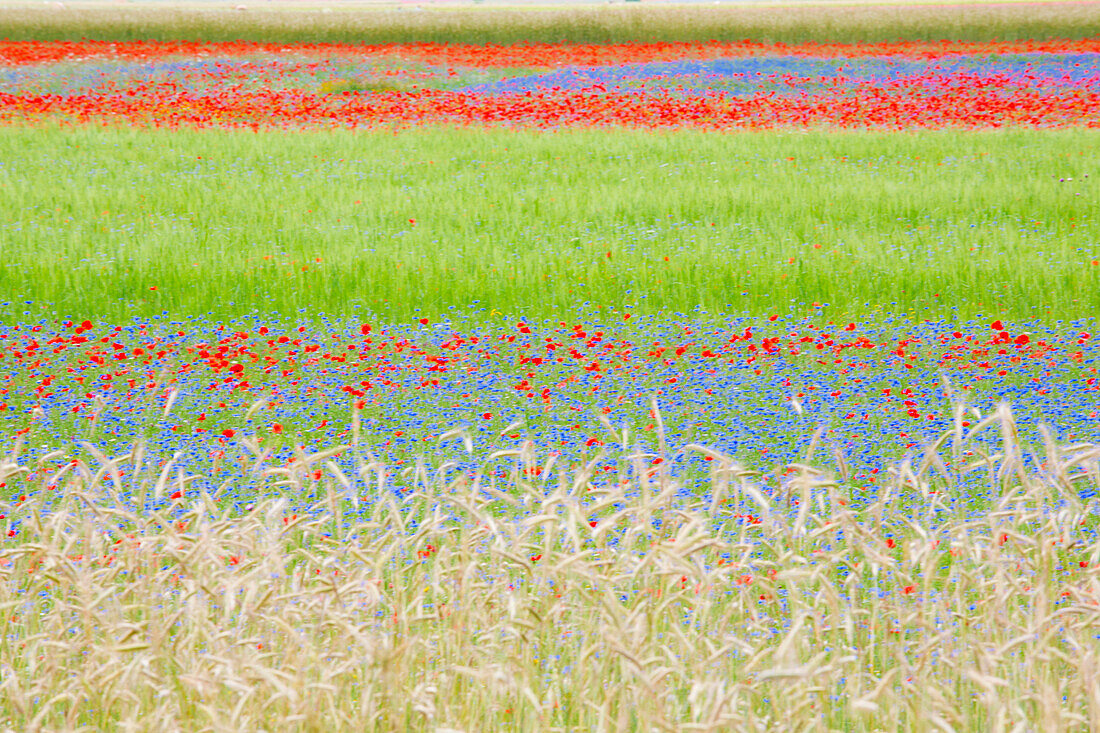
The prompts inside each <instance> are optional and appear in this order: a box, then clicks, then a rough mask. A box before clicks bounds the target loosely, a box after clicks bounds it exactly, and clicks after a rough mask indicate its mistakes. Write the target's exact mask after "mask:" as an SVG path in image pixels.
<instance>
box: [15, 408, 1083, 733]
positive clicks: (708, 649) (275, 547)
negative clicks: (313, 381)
mask: <svg viewBox="0 0 1100 733" xmlns="http://www.w3.org/2000/svg"><path fill="white" fill-rule="evenodd" d="M976 429H977V430H983V431H984V430H993V431H996V430H998V429H999V430H1000V431H1001V446H1000V448H999V450H998V453H997V454H994V455H988V454H986V453H984V452H983V450H984V449H983V447H982V443H981V442H980V441H978V440H977V439H975V438H974V434H973V431H971V433H968V434H964V432H963V428H962V425H961V416H960V417H959V419H957V420H956V428H955V430H953V431H952V432H951V433H949V434H946V435H945V436H944V438H943V440H942V441H940V443H939V444H938V445H937V446H934V447H933V448H931V449H929V450H928V451H927V452H926V454H925V455H924V456H923V458H922V459H921V460H919V461H912V462H903V463H901V464H900V465H898V466H897V467H896V468H895V469H894V470H892V471H891V472H890V473H889V475H888V476H887V478H886V479H885V480H884V481H883V482H882V484H881V495H880V497H879V499H878V500H877V501H876V502H875V503H874V504H872V505H870V506H868V507H866V508H862V509H858V510H857V509H853V508H852V507H851V506H850V505H848V504H847V502H846V501H845V484H844V482H843V480H842V478H841V479H840V480H836V479H834V478H833V477H831V476H830V475H829V474H827V473H826V472H823V471H820V470H817V469H814V468H812V467H810V466H803V465H795V466H793V471H792V472H791V474H790V476H789V482H788V484H787V485H786V489H785V491H783V492H781V493H780V494H778V495H776V496H771V497H769V496H765V495H764V494H763V492H762V491H761V489H760V488H759V486H758V485H757V483H756V475H755V474H753V473H752V472H749V471H746V470H743V469H741V468H739V467H737V466H736V465H734V464H733V463H732V462H731V461H730V460H728V459H726V458H725V457H723V456H722V455H721V454H718V453H715V452H713V451H707V449H704V448H702V447H698V446H689V447H687V448H685V450H690V451H700V452H703V453H704V454H706V455H709V456H710V457H711V459H712V461H711V465H712V466H713V470H712V476H711V482H710V486H709V487H708V488H709V489H710V490H711V492H712V493H713V498H712V499H711V500H709V501H699V502H696V503H690V502H688V501H686V500H684V499H682V498H679V496H680V494H679V491H680V487H679V486H678V485H677V482H676V480H675V479H674V478H673V477H672V476H671V474H670V473H669V472H668V470H667V469H666V467H667V466H668V464H669V462H668V461H665V462H664V463H660V464H658V465H657V466H656V467H654V466H653V465H652V456H645V455H640V454H636V453H634V454H631V453H624V454H623V456H622V459H623V460H622V465H623V466H624V468H623V473H622V474H621V475H620V476H619V477H618V481H617V482H616V483H614V484H613V485H612V486H611V487H610V488H608V487H604V488H597V487H596V485H595V483H594V477H593V475H592V465H593V464H588V465H579V466H574V467H572V469H571V470H570V471H569V473H568V475H567V476H568V477H567V478H563V479H562V480H561V481H560V482H557V483H547V482H545V481H543V480H542V479H541V478H539V472H538V471H537V470H536V469H538V468H542V469H547V468H548V467H547V465H546V464H547V463H548V462H549V461H551V460H553V459H544V458H540V457H539V456H537V455H536V454H535V451H534V449H533V447H532V446H530V445H525V446H523V447H522V448H521V449H520V450H518V451H511V452H502V453H498V454H495V455H493V456H491V457H488V458H487V460H486V464H485V465H486V466H488V465H490V464H493V465H500V464H501V463H503V464H505V465H507V466H510V478H508V479H507V480H505V481H504V482H502V483H501V482H498V480H496V479H492V478H489V475H490V474H489V472H488V471H486V473H485V474H483V475H468V474H463V473H460V472H456V471H452V470H448V469H447V468H446V467H445V466H440V467H437V468H434V469H431V470H430V469H429V468H428V467H427V466H426V465H420V466H418V467H416V468H415V469H412V470H410V471H408V472H406V473H405V474H403V475H393V474H392V473H390V472H389V470H388V469H387V467H386V466H384V465H383V464H382V463H381V462H380V461H378V460H375V459H371V458H370V457H369V456H366V457H364V458H363V461H362V462H361V464H360V466H359V475H357V476H350V477H349V476H346V475H344V474H343V473H342V472H340V471H339V470H338V469H337V468H336V467H335V464H334V463H331V461H330V459H329V457H328V456H326V455H325V454H317V455H314V456H302V457H301V458H300V460H299V462H298V463H297V464H295V465H293V466H291V467H289V468H287V469H280V470H269V472H268V475H269V476H270V478H271V481H272V482H273V485H274V484H278V488H279V490H281V491H284V492H287V494H288V495H289V496H294V495H296V494H297V493H298V492H299V490H300V489H301V482H302V481H303V480H304V475H305V472H306V469H307V468H308V469H309V471H310V473H312V471H313V470H314V468H316V467H323V468H324V470H326V471H327V474H328V479H327V481H328V492H327V498H326V499H325V500H324V501H322V502H320V503H319V504H318V505H317V506H316V507H313V508H312V510H310V511H308V512H301V513H298V514H295V513H293V512H289V511H288V509H287V506H288V505H287V503H286V501H285V500H282V499H270V500H265V501H263V502H261V503H259V504H257V505H256V506H255V507H253V508H252V509H251V510H250V511H248V512H247V513H246V514H244V515H243V516H242V515H240V514H239V513H238V514H237V515H234V514H233V513H232V510H231V509H228V508H225V507H223V506H222V504H223V503H224V502H222V501H219V500H216V499H213V498H211V497H209V496H206V495H201V496H193V497H190V498H188V499H187V500H185V501H180V502H177V503H176V504H175V505H174V507H173V509H171V510H163V511H154V512H148V513H143V512H140V511H138V510H137V509H136V508H135V505H134V503H133V501H132V500H131V499H129V498H127V497H126V496H124V495H121V494H120V492H119V490H118V487H117V486H116V484H115V481H116V479H115V478H113V475H114V474H115V468H117V467H118V466H120V465H125V466H127V472H128V473H130V474H131V475H130V476H129V477H128V478H127V479H126V480H127V481H131V482H133V483H132V485H134V486H144V487H145V489H143V490H147V491H149V492H151V493H158V492H159V493H166V492H170V491H174V490H175V489H176V488H179V482H186V480H187V479H186V477H185V476H181V475H180V474H178V473H177V472H175V471H174V470H172V469H171V467H170V466H169V467H149V466H146V467H145V468H142V469H138V468H137V466H136V465H135V464H140V463H143V461H141V460H140V456H137V455H130V456H123V457H120V458H119V459H118V460H117V461H111V460H107V459H106V458H104V459H102V461H101V462H102V464H103V465H100V466H95V465H91V466H89V465H85V464H84V463H80V462H77V463H76V464H73V465H71V467H70V468H69V469H67V470H66V472H65V473H64V474H63V475H62V476H58V477H47V478H46V479H45V480H44V481H45V482H47V483H48V482H51V481H52V482H54V483H56V485H57V488H56V489H54V490H49V489H46V488H45V486H43V487H42V492H41V494H39V495H35V496H32V497H31V498H29V499H27V500H26V501H23V502H13V503H10V504H6V505H5V504H0V513H3V514H5V515H7V518H6V520H5V521H6V522H8V523H9V525H10V523H14V524H15V525H17V527H18V529H17V534H16V536H15V537H14V538H11V539H7V540H6V541H5V542H4V544H3V545H2V548H3V549H2V550H0V675H2V677H0V728H11V729H18V730H75V729H81V728H83V729H86V730H88V729H97V730H106V729H114V730H178V729H181V728H184V729H191V730H218V731H220V730H259V729H266V730H357V731H358V730H406V729H408V730H435V731H444V730H466V731H482V730H500V729H517V730H593V731H596V730H681V731H705V730H769V731H774V730H829V729H832V730H854V731H859V730H866V731H871V730H879V729H886V730H892V729H907V730H918V731H919V730H1008V729H1018V730H1021V729H1022V730H1052V731H1053V730H1088V729H1092V730H1097V729H1100V651H1098V649H1100V647H1098V645H1097V635H1098V634H1100V574H1098V571H1097V567H1098V562H1100V542H1098V541H1097V537H1096V534H1095V529H1096V526H1097V523H1096V520H1097V517H1096V512H1095V502H1091V503H1086V502H1082V501H1081V500H1080V499H1079V498H1078V496H1079V492H1080V491H1081V490H1082V489H1084V488H1086V487H1093V488H1095V487H1097V486H1098V485H1100V465H1098V458H1100V448H1098V447H1097V446H1092V445H1078V446H1068V447H1057V446H1055V445H1053V444H1048V445H1047V446H1045V448H1043V449H1042V450H1041V453H1042V455H1041V457H1040V459H1039V460H1041V461H1042V467H1041V468H1038V469H1031V468H1028V465H1030V464H1028V463H1027V462H1026V461H1024V460H1023V459H1024V450H1023V449H1022V448H1021V447H1020V446H1019V445H1017V443H1016V438H1015V428H1014V423H1013V418H1012V415H1011V414H1010V413H1009V412H1008V411H1007V410H1001V411H999V412H998V413H997V414H995V415H992V416H990V417H989V418H988V419H987V420H986V422H985V423H984V424H983V425H980V426H978V428H976ZM1036 465H1038V464H1036ZM18 470H20V469H19V461H18V460H14V459H8V460H6V461H5V463H4V465H3V466H2V467H0V473H3V474H4V475H5V476H7V477H9V480H10V477H11V476H12V475H13V474H14V473H15V472H16V471H18ZM968 471H969V472H978V473H979V474H981V475H983V476H985V477H986V478H987V479H988V485H989V487H990V491H991V494H990V497H989V498H988V500H987V504H988V506H986V507H984V508H980V507H978V508H980V511H976V512H964V511H962V509H960V508H958V505H954V504H952V503H951V502H950V501H948V500H949V499H950V498H951V497H952V496H953V493H952V492H953V491H957V490H958V486H959V484H958V481H959V477H960V476H962V475H964V474H965V473H966V472H968ZM541 475H543V476H545V475H547V471H545V470H544V471H543V473H542V474H541ZM396 487H401V488H404V489H405V490H406V495H405V496H404V498H403V499H398V498H395V493H394V489H395V488H396ZM350 490H354V491H355V493H356V497H355V498H356V499H357V500H358V501H361V502H363V503H360V504H359V505H358V507H356V504H355V503H354V502H353V501H352V500H351V497H350V496H349V491H350ZM140 491H141V490H139V491H138V492H137V493H138V494H140ZM49 493H54V494H56V495H58V496H59V498H58V500H57V503H56V505H55V506H54V507H53V508H52V510H51V511H49V512H48V513H47V512H44V511H43V505H42V503H41V500H40V499H39V498H37V497H38V496H40V495H45V494H49ZM140 500H141V497H140V496H139V497H138V498H137V501H140ZM794 502H797V503H794ZM746 515H752V516H754V517H755V519H754V520H751V521H746V519H745V516H746ZM657 525H659V526H657ZM887 534H890V535H891V536H890V537H889V541H888V537H887Z"/></svg>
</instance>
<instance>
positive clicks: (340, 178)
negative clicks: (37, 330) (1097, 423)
mask: <svg viewBox="0 0 1100 733" xmlns="http://www.w3.org/2000/svg"><path fill="white" fill-rule="evenodd" d="M1098 151H1100V132H1095V131H1087V130H1066V131H1059V132H1041V131H1024V130H1016V131H994V132H968V133H953V132H939V131H936V132H921V133H866V132H845V133H828V132H821V131H818V132H810V133H753V134H742V135H714V134H704V133H691V132H679V133H672V132H670V133H661V134H656V135H655V134H652V133H645V132H612V131H591V132H562V133H557V134H539V133H531V132H514V131H507V130H497V131H488V132H486V131H473V130H432V131H413V132H408V133H403V134H400V135H394V134H389V133H331V132H260V133H258V134H253V133H249V132H231V133H220V134H216V135H215V134H210V133H205V132H186V131H179V132H167V131H161V132H142V131H132V130H131V131H127V130H117V129H114V130H101V129H76V130H73V129H64V130H62V129H49V128H47V129H21V128H7V129H3V130H0V158H2V160H3V161H4V164H3V166H2V167H0V191H2V192H3V194H4V198H5V200H6V201H7V202H8V204H7V205H8V206H9V207H10V208H9V211H12V212H13V213H14V212H16V211H17V212H18V215H17V216H15V217H9V218H8V220H7V221H5V222H0V234H2V238H0V241H2V244H0V253H2V258H0V260H2V262H0V289H2V290H3V291H4V292H8V293H14V292H19V293H20V294H21V296H25V297H21V300H30V301H34V303H35V306H34V308H36V309H38V310H35V311H34V312H39V311H40V310H41V308H43V307H45V308H46V310H47V312H49V313H56V314H57V315H59V316H67V317H78V318H88V317H108V318H119V317H124V316H129V315H139V316H151V315H158V314H160V313H162V312H165V311H167V312H170V313H179V314H186V315H204V314H209V315H211V316H216V317H224V316H230V315H243V314H256V313H264V314H267V313H282V314H285V315H292V314H296V313H298V312H299V311H303V310H304V311H306V312H309V313H312V314H314V315H316V314H318V313H331V314H346V315H349V316H351V315H355V314H362V315H366V314H375V315H378V316H382V317H385V318H392V319H408V318H410V317H411V316H413V315H414V314H416V315H419V316H432V317H438V316H440V315H445V314H450V313H451V311H452V310H458V311H459V312H460V313H461V314H463V315H469V316H477V315H478V314H481V315H483V316H488V314H490V313H492V312H494V311H495V312H497V313H511V314H520V313H521V312H522V314H524V315H526V316H527V317H530V318H542V317H551V316H554V315H555V314H558V315H561V314H563V313H574V312H576V311H577V310H578V309H580V308H582V307H587V308H588V309H595V308H596V307H597V306H598V307H603V308H608V307H616V308H622V307H625V306H633V307H635V308H637V309H638V310H639V311H640V312H650V313H653V312H661V311H674V312H685V313H686V312H690V311H693V310H694V309H695V308H696V307H702V308H703V309H705V310H707V311H709V312H718V313H720V312H735V313H739V312H750V313H758V314H759V313H765V312H766V313H771V312H785V311H786V310H787V309H788V308H790V307H792V305H797V304H802V303H808V302H819V303H829V304H830V305H831V306H832V307H833V311H831V312H834V313H837V314H839V315H840V316H844V315H845V314H847V315H853V316H854V315H858V314H860V313H862V312H865V311H867V310H868V309H870V310H875V311H891V312H907V313H911V314H914V315H915V316H921V317H928V318H943V317H947V318H967V317H970V316H972V315H973V314H974V313H976V312H977V313H980V312H983V311H986V312H996V313H998V314H1002V315H1005V316H1014V317H1019V318H1030V317H1034V316H1043V317H1047V316H1049V317H1051V318H1072V317H1078V316H1084V315H1088V314H1091V313H1094V312H1096V309H1097V307H1098V306H1100V267H1098V266H1096V265H1095V264H1094V257H1095V256H1096V255H1095V250H1094V248H1093V245H1094V244H1095V242H1096V241H1097V238H1098V236H1100V217H1097V215H1096V208H1095V204H1094V200H1093V198H1092V192H1093V190H1094V188H1095V185H1096V184H1095V172H1096V171H1097V170H1098V166H1097V163H1098V161H1100V152H1098ZM1090 172H1093V173H1094V177H1093V178H1090V177H1089V174H1090ZM152 288H155V290H152ZM5 308H6V310H5V311H4V313H5V317H6V318H8V319H9V320H10V319H11V318H18V317H22V315H23V312H24V311H26V310H28V309H27V307H25V303H23V302H12V301H9V303H8V305H7V306H5Z"/></svg>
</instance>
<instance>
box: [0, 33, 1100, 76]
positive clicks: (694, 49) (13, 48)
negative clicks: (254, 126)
mask: <svg viewBox="0 0 1100 733" xmlns="http://www.w3.org/2000/svg"><path fill="white" fill-rule="evenodd" d="M1086 53H1100V38H1081V39H1076V40H1065V39H1061V40H1032V39H1028V40H1021V41H985V42H970V41H909V42H884V43H820V42H814V43H799V44H775V43H766V42H761V41H730V42H719V41H707V42H682V43H644V42H637V43H620V44H569V43H519V44H515V45H503V46H502V45H492V44H490V45H483V44H477V45H475V44H462V43H423V42H421V43H387V44H363V43H354V44H353V43H342V44H341V43H299V44H279V43H259V42H248V41H234V42H222V43H212V42H202V41H130V42H125V43H116V42H108V41H88V40H80V41H10V40H4V41H0V66H26V65H31V64H45V63H56V62H62V61H66V62H76V61H81V62H83V61H89V60H94V59H122V60H127V61H160V60H165V59H177V58H181V57H183V58H196V57H197V58H215V59H217V58H222V57H235V56H255V55H260V54H291V55H293V56H301V57H304V58H314V59H323V58H332V57H360V58H375V57H395V58H398V59H403V60H406V61H419V62H423V63H428V64H432V65H435V66H444V67H468V68H474V69H485V68H488V69H493V68H509V67H519V68H534V69H552V68H557V67H561V66H601V65H614V64H630V63H646V62H654V61H676V60H682V59H719V58H760V57H775V56H791V57H796V58H824V59H846V58H862V57H893V56H897V57H903V58H909V59H921V60H925V61H931V60H936V59H942V58H945V57H950V56H958V55H969V56H991V55H992V56H1002V55H1015V54H1086Z"/></svg>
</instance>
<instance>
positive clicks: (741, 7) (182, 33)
mask: <svg viewBox="0 0 1100 733" xmlns="http://www.w3.org/2000/svg"><path fill="white" fill-rule="evenodd" d="M236 7H237V6H236V4H229V5H225V6H221V7H217V6H215V7H206V8H202V7H177V6H166V7H165V6H162V7H156V6H154V7H148V6H133V5H126V6H122V7H119V6H114V7H112V6H107V7H102V6H100V7H97V6H94V5H93V6H82V5H80V4H73V5H72V6H66V5H64V4H53V3H51V4H46V5H42V4H40V3H38V4H33V5H22V6H19V5H12V6H8V7H6V8H0V38H9V39H11V40H52V39H62V40H80V39H83V38H89V39H102V40H111V41H125V40H181V39H182V40H206V41H233V40H238V39H245V40H252V41H267V42H275V43H319V42H336V43H398V42H435V43H479V44H481V43H518V42H532V43H535V42H546V43H559V42H573V43H614V42H627V41H707V40H710V39H717V40H722V41H740V40H743V39H753V40H757V41H766V42H782V43H799V42H806V41H819V42H848V43H862V42H881V41H898V40H914V41H920V40H925V41H927V40H932V41H935V40H944V39H953V40H968V41H990V40H1028V39H1031V40H1045V39H1058V38H1092V37H1095V36H1097V35H1100V3H1098V2H1054V3H958V4H926V5H921V4H916V5H913V4H866V3H853V4H847V3H830V4H810V5H806V4H800V5H782V4H762V5H760V4H728V5H722V6H718V7H715V6H713V5H680V4H671V5H643V4H639V5H622V4H616V5H602V6H601V5H596V6H581V7H567V6H566V7H553V8H541V9H531V8H514V7H513V8H508V7H500V8H494V7H486V8H468V7H467V8H463V7H436V8H428V9H426V10H423V11H422V12H417V10H418V9H416V8H409V7H397V8H394V7H374V8H372V7H358V8H346V9H337V10H332V9H330V8H309V7H298V8H275V7H267V6H266V5H250V6H245V7H247V10H245V11H243V12H242V11H240V10H237V9H236Z"/></svg>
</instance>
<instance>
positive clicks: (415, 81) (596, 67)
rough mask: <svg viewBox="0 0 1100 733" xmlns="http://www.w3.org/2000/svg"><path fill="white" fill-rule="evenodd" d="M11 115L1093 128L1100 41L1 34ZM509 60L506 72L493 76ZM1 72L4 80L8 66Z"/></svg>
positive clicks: (270, 121) (290, 122)
mask: <svg viewBox="0 0 1100 733" xmlns="http://www.w3.org/2000/svg"><path fill="white" fill-rule="evenodd" d="M0 58H6V59H7V61H8V64H9V67H10V68H9V70H8V71H6V72H5V73H2V74H0V122H5V123H9V124H10V123H21V122H36V121H42V120H51V119H59V120H62V121H65V122H70V123H72V122H100V123H126V124H131V125H141V126H154V127H168V128H176V127H180V126H187V127H217V128H232V127H240V128H252V129H256V128H257V127H261V126H262V127H264V128H280V127H281V128H287V127H289V128H294V129H298V128H302V127H329V128H332V127H335V128H341V129H342V128H377V127H384V128H393V127H409V126H424V125H476V126H485V125H507V126H510V127H517V126H518V127H530V128H536V129H555V130H556V129H560V128H561V127H563V126H575V127H608V126H611V127H638V128H657V129H667V128H679V127H695V128H704V129H720V130H746V129H747V130H752V129H773V128H781V129H782V128H795V129H802V128H807V127H809V128H828V129H836V128H841V129H844V128H877V129H902V128H905V129H914V128H922V127H926V128H994V127H1003V126H1013V125H1015V126H1031V127H1043V128H1051V127H1063V126H1072V125H1076V126H1094V125H1096V124H1098V123H1097V120H1096V116H1095V114H1094V110H1095V109H1096V108H1097V106H1098V105H1100V41H1096V40H1091V41H1076V42H1074V41H1059V42H1027V43H995V44H973V43H940V44H877V45H858V46H852V45H837V44H832V45H820V44H803V45H800V46H793V47H787V46H780V45H768V44H760V43H749V42H740V43H733V44H729V43H718V42H713V43H708V44H633V45H617V46H587V45H551V46H547V45H541V46H540V45H530V44H529V45H521V46H511V47H494V46H485V47H471V46H441V45H433V44H419V45H391V46H359V47H351V46H333V45H328V46H325V45H321V46H286V47H279V46H273V45H270V44H268V45H264V44H243V43H236V44H195V43H190V44H188V43H159V44H158V43H135V44H106V43H93V42H84V43H72V44H70V43H53V44H35V43H8V44H6V45H3V46H2V47H0ZM497 73H500V74H501V75H502V78H495V77H496V74H497ZM5 77H6V78H5Z"/></svg>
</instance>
